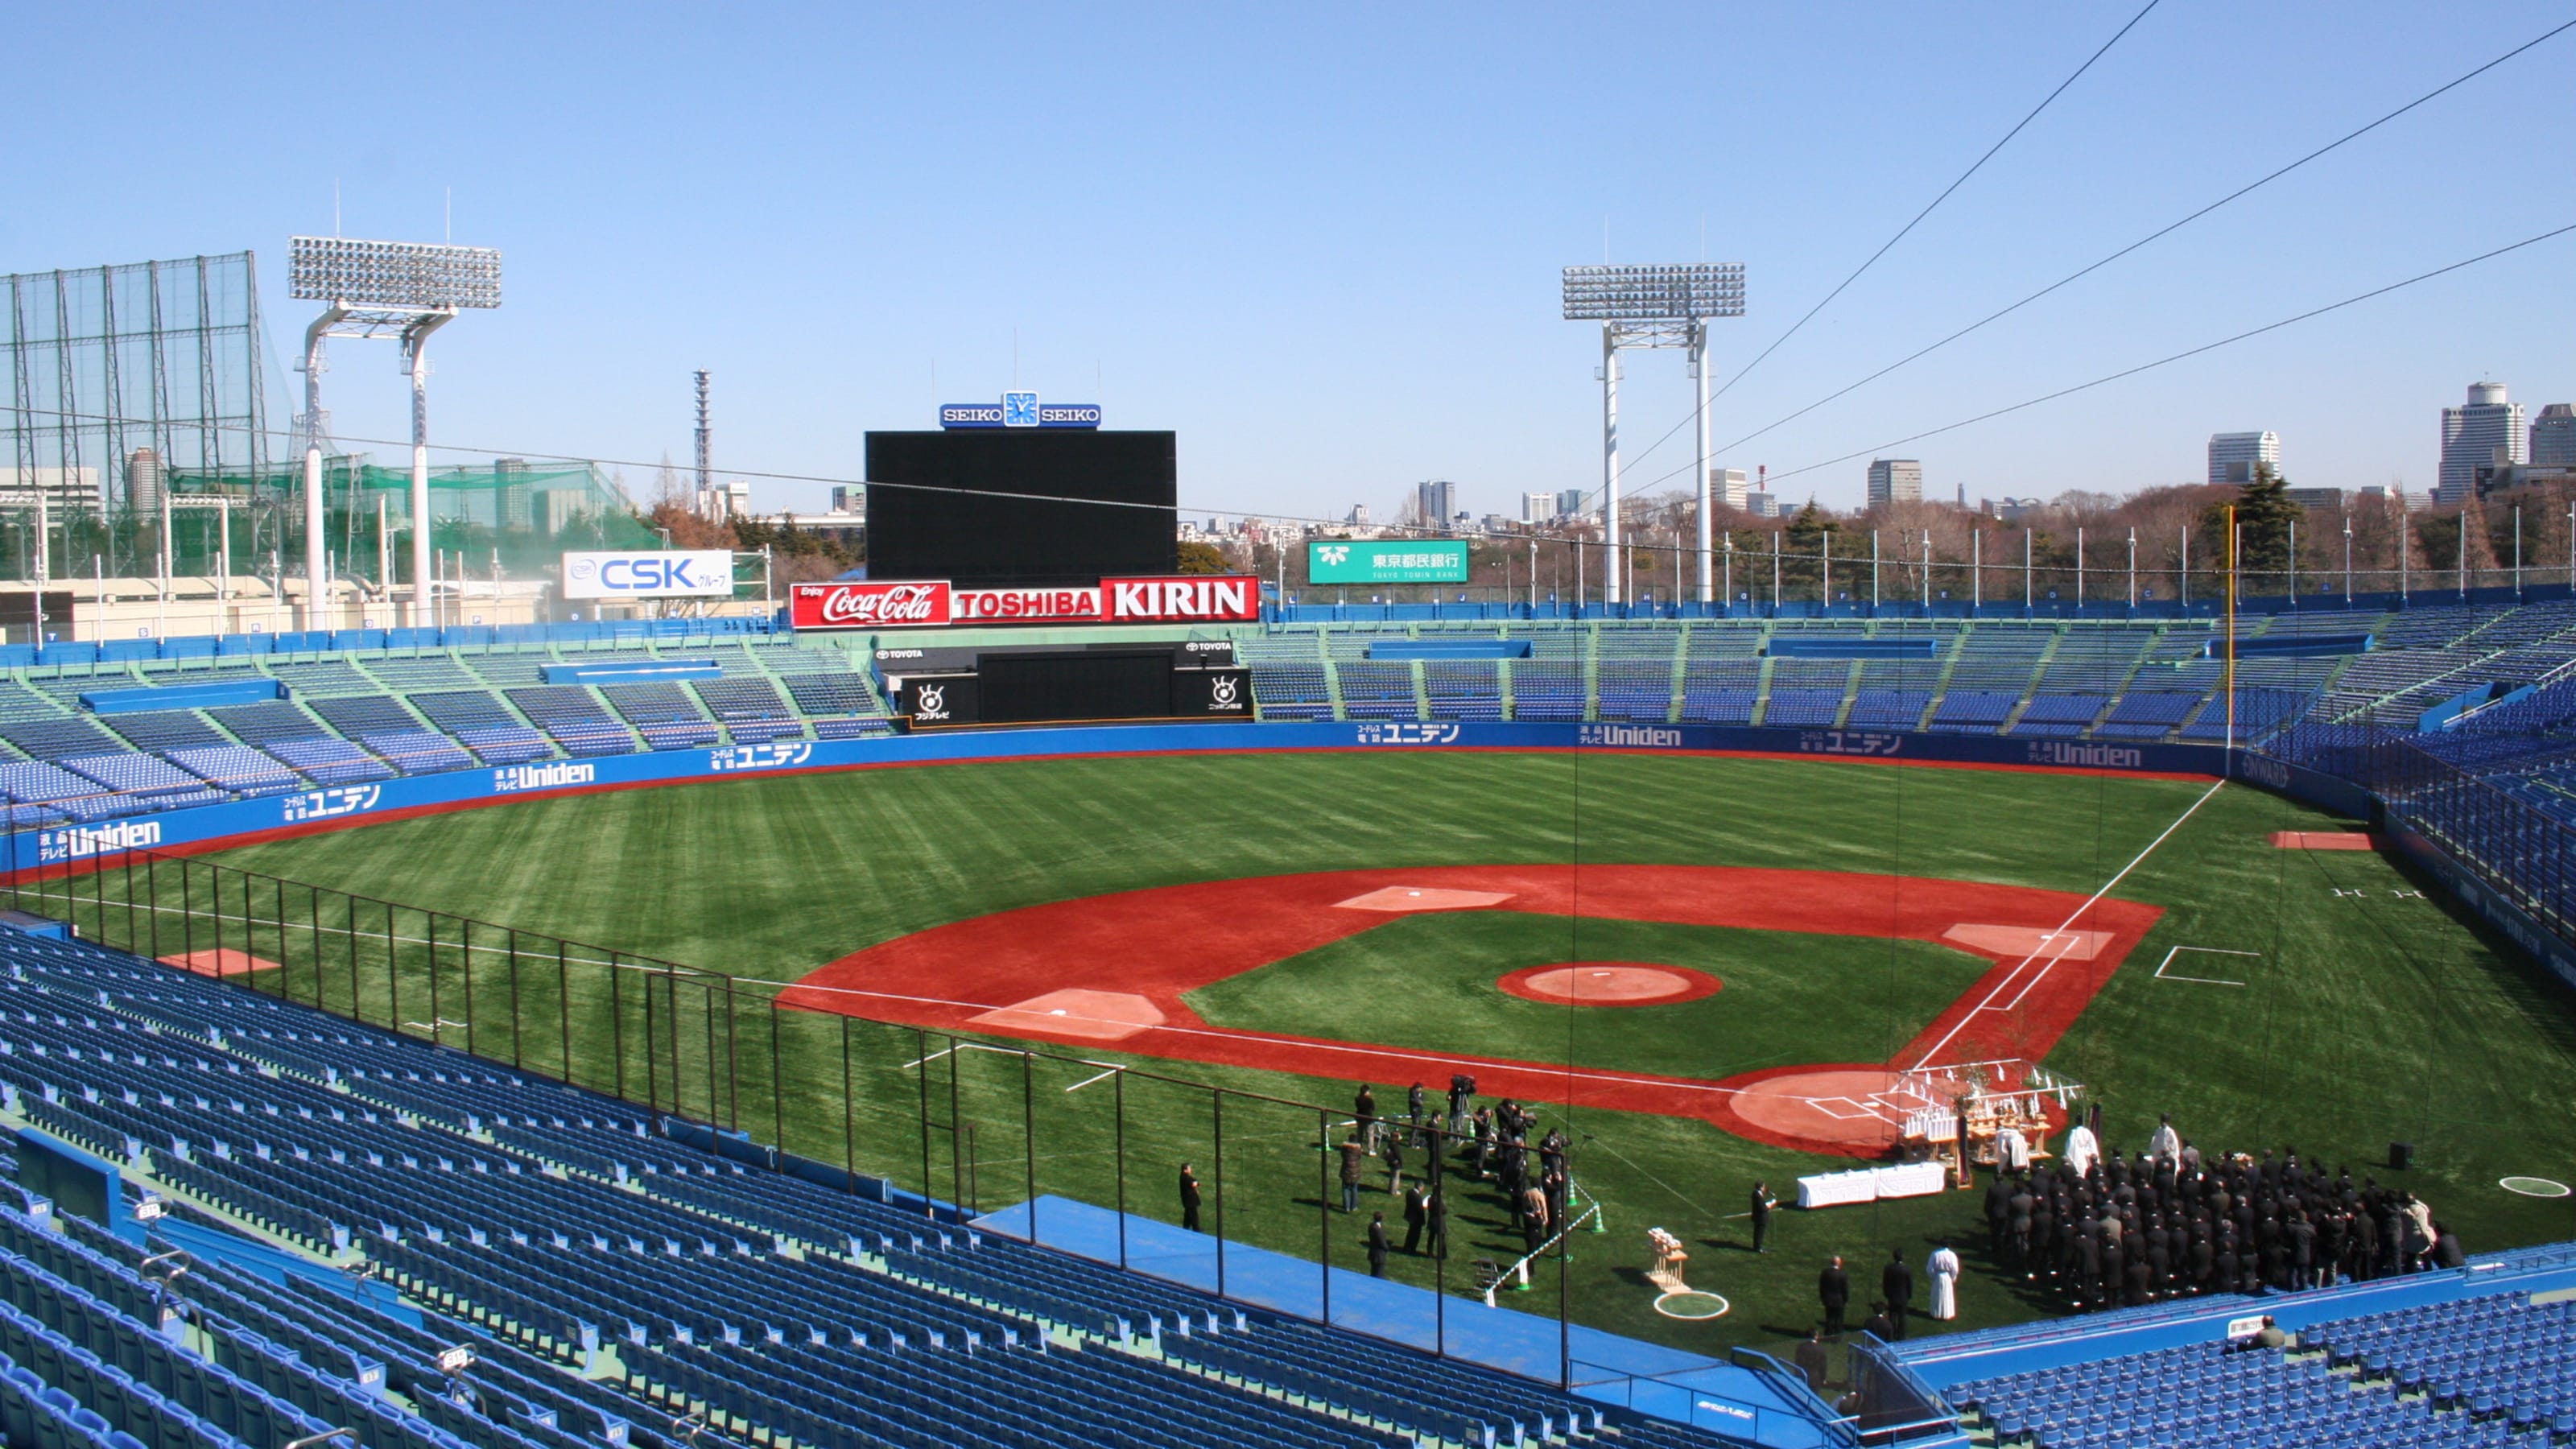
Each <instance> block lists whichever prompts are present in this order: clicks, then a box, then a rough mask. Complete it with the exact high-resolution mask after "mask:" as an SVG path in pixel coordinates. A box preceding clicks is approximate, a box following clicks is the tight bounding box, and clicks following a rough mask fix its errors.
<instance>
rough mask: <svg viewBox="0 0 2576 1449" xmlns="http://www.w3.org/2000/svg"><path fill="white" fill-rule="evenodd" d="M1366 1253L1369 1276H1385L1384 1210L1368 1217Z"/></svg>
mask: <svg viewBox="0 0 2576 1449" xmlns="http://www.w3.org/2000/svg"><path fill="white" fill-rule="evenodd" d="M1368 1255H1369V1276H1370V1277H1372V1278H1383V1277H1385V1276H1386V1214H1385V1213H1384V1212H1379V1213H1376V1214H1374V1215H1372V1216H1371V1217H1370V1218H1369V1227H1368Z"/></svg>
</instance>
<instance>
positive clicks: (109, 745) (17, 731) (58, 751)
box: [0, 718, 122, 760]
mask: <svg viewBox="0 0 2576 1449" xmlns="http://www.w3.org/2000/svg"><path fill="white" fill-rule="evenodd" d="M0 740H7V741H8V742H9V743H11V744H13V745H16V746H17V747H18V748H19V750H20V751H21V752H23V753H24V754H25V755H26V756H27V758H29V759H31V760H64V759H69V758H71V757H72V756H74V755H112V754H115V753H116V752H117V751H118V750H119V749H120V748H121V747H122V746H121V743H120V742H119V741H118V740H117V738H116V737H115V736H113V735H111V734H109V733H107V732H106V731H105V730H102V729H100V728H99V727H98V726H97V725H94V724H92V723H90V722H89V721H88V720H85V719H69V718H64V719H32V720H13V721H11V722H10V723H8V724H0Z"/></svg>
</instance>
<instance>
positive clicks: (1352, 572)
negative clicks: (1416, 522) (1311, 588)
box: [1306, 538, 1467, 584]
mask: <svg viewBox="0 0 2576 1449" xmlns="http://www.w3.org/2000/svg"><path fill="white" fill-rule="evenodd" d="M1306 580H1307V582H1309V583H1316V584H1463V583H1465V582H1467V541H1466V540H1465V539H1463V538H1411V539H1405V538H1350V539H1325V540H1320V541H1317V542H1313V543H1309V544H1307V545H1306Z"/></svg>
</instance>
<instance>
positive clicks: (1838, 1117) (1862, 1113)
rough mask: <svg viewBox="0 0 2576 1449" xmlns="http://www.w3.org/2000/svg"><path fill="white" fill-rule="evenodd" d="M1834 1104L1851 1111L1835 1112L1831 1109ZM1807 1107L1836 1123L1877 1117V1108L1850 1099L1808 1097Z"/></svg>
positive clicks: (1882, 1119)
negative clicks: (1838, 1103) (1839, 1104)
mask: <svg viewBox="0 0 2576 1449" xmlns="http://www.w3.org/2000/svg"><path fill="white" fill-rule="evenodd" d="M1836 1102H1840V1103H1842V1104H1843V1105H1844V1106H1846V1107H1849V1108H1851V1109H1852V1110H1851V1111H1848V1112H1837V1111H1835V1110H1834V1107H1833V1104H1834V1103H1836ZM1807 1105H1808V1106H1810V1107H1813V1108H1815V1109H1816V1110H1817V1111H1819V1112H1822V1113H1824V1114H1825V1115H1826V1116H1828V1117H1831V1118H1833V1119H1834V1120H1835V1121H1837V1122H1857V1121H1860V1120H1861V1119H1862V1118H1864V1117H1878V1109H1877V1108H1875V1107H1872V1106H1870V1105H1869V1104H1868V1103H1866V1102H1862V1101H1858V1100H1855V1099H1853V1098H1850V1097H1809V1098H1808V1099H1807ZM1879 1120H1881V1121H1884V1120H1886V1119H1885V1118H1879Z"/></svg>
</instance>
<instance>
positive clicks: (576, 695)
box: [502, 684, 635, 755]
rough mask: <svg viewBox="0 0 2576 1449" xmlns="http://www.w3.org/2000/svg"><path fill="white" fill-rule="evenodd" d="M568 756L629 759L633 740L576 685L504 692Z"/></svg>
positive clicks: (559, 685) (544, 685) (550, 685)
mask: <svg viewBox="0 0 2576 1449" xmlns="http://www.w3.org/2000/svg"><path fill="white" fill-rule="evenodd" d="M502 693H504V694H506V695H508V696H509V699H510V703H512V704H514V705H517V706H518V708H519V712H520V713H522V714H524V715H526V716H527V717H528V718H529V719H530V720H532V721H534V722H535V724H536V726H537V728H539V729H541V730H544V731H545V732H546V735H547V737H548V738H550V739H552V740H553V741H554V742H555V743H556V744H557V745H560V746H561V747H562V748H563V752H564V753H565V754H567V755H628V754H633V753H634V752H635V736H633V735H632V734H629V733H628V732H627V729H626V726H624V725H622V724H619V723H618V722H617V721H616V720H615V719H614V718H612V717H610V715H609V713H608V711H607V710H606V709H605V708H603V707H601V705H600V703H599V701H598V700H597V699H595V698H593V697H592V696H591V693H590V691H589V690H587V689H584V688H582V687H581V686H580V685H577V684H531V685H526V686H523V687H520V688H517V689H507V690H503V691H502Z"/></svg>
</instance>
